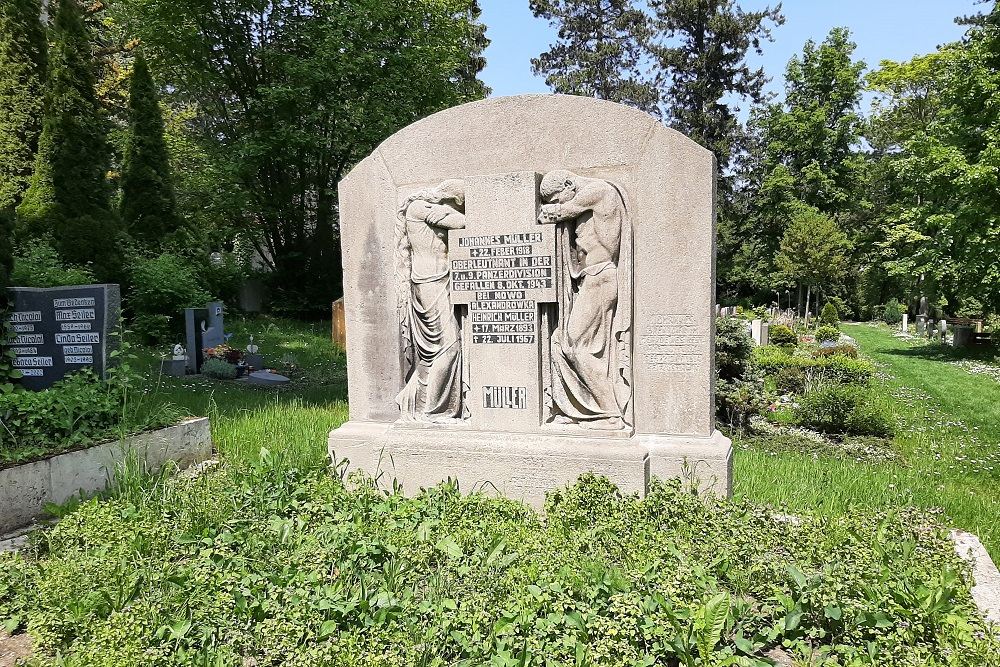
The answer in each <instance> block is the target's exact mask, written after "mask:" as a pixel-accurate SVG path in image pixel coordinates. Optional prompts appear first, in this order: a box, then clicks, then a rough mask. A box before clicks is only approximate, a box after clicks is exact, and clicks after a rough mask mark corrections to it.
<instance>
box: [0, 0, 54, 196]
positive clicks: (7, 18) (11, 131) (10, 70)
mask: <svg viewBox="0 0 1000 667" xmlns="http://www.w3.org/2000/svg"><path fill="white" fill-rule="evenodd" d="M41 12H42V9H41V4H40V2H39V0H3V1H2V2H0V210H3V209H6V208H10V207H14V206H17V205H18V204H19V203H20V202H21V196H22V195H23V194H24V191H25V190H26V189H27V187H28V181H29V180H30V178H31V170H32V163H33V162H34V159H35V151H36V150H37V149H38V133H39V132H40V131H41V117H42V86H43V80H44V77H45V51H46V48H47V46H48V45H47V44H46V43H45V28H44V27H43V26H42V21H41Z"/></svg>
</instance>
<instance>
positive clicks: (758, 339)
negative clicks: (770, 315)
mask: <svg viewBox="0 0 1000 667" xmlns="http://www.w3.org/2000/svg"><path fill="white" fill-rule="evenodd" d="M768 328H769V327H768V324H767V322H765V321H764V320H754V321H753V322H751V323H750V335H751V336H752V337H753V342H754V343H756V344H757V345H767V344H768V343H769V342H770V341H769V340H768V338H769V336H768V333H769V331H768Z"/></svg>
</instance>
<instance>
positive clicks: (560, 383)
mask: <svg viewBox="0 0 1000 667" xmlns="http://www.w3.org/2000/svg"><path fill="white" fill-rule="evenodd" d="M540 194H541V197H542V200H543V201H544V202H546V203H545V204H544V205H542V207H541V213H540V214H539V222H541V223H566V224H561V225H560V226H559V227H560V229H559V231H558V237H557V246H556V252H557V256H558V258H559V262H558V264H559V266H558V270H559V272H560V278H561V280H560V289H559V299H558V310H559V315H558V317H559V320H558V325H557V327H556V330H555V332H554V333H553V334H552V342H551V346H552V388H551V391H552V397H551V398H552V408H551V409H552V420H553V421H555V422H556V423H576V424H580V425H581V426H584V427H587V428H597V429H611V430H613V429H620V428H624V427H626V426H628V425H631V423H632V418H631V398H632V386H631V383H632V374H631V361H630V354H631V329H632V227H631V222H630V221H629V217H628V209H627V206H626V199H625V195H624V193H623V191H622V189H621V188H619V187H618V186H616V185H614V184H613V183H610V182H608V181H604V180H600V179H596V178H585V177H582V176H578V175H577V174H574V173H572V172H570V171H566V170H557V171H551V172H549V173H547V174H546V175H545V176H544V178H543V179H542V183H541V186H540Z"/></svg>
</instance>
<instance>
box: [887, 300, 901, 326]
mask: <svg viewBox="0 0 1000 667" xmlns="http://www.w3.org/2000/svg"><path fill="white" fill-rule="evenodd" d="M882 321H883V322H885V323H886V324H899V323H900V322H902V321H903V306H902V305H901V304H900V303H899V301H897V300H896V299H889V302H888V303H886V304H885V306H883V307H882Z"/></svg>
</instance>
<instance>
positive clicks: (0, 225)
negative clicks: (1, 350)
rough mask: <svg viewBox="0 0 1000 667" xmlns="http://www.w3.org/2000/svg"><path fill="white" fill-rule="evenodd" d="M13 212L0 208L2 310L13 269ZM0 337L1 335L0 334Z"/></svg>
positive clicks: (0, 297) (0, 302)
mask: <svg viewBox="0 0 1000 667" xmlns="http://www.w3.org/2000/svg"><path fill="white" fill-rule="evenodd" d="M13 236H14V212H13V211H11V210H9V209H7V210H4V209H0V311H2V310H3V307H4V304H5V299H6V293H5V291H4V290H5V289H6V288H7V287H9V286H10V274H11V271H13V270H14V248H13V245H12V243H11V239H12V238H13ZM0 337H2V336H0Z"/></svg>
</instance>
